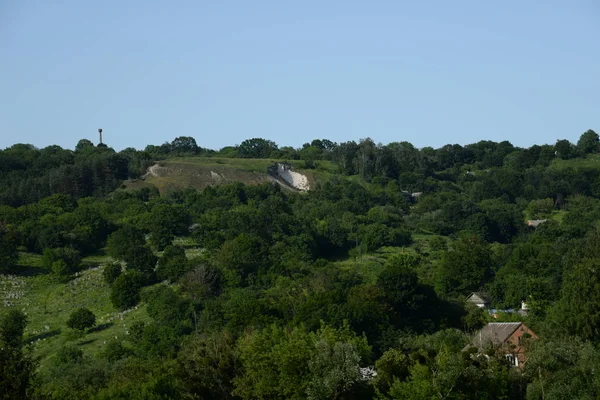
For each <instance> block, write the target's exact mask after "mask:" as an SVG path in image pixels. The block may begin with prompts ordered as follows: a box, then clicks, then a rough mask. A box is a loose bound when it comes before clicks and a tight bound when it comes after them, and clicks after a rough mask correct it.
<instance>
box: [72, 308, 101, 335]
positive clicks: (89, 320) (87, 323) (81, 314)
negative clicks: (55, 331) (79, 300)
mask: <svg viewBox="0 0 600 400" xmlns="http://www.w3.org/2000/svg"><path fill="white" fill-rule="evenodd" d="M94 325H96V316H95V315H94V313H93V312H91V311H90V310H88V309H87V308H79V309H77V310H75V311H73V312H72V313H71V315H70V316H69V319H68V320H67V326H68V327H69V328H71V329H75V330H78V331H84V330H86V329H89V328H91V327H93V326H94Z"/></svg>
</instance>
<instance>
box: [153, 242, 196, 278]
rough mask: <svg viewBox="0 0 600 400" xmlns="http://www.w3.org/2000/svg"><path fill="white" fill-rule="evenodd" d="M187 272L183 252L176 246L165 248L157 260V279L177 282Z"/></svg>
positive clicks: (186, 261)
mask: <svg viewBox="0 0 600 400" xmlns="http://www.w3.org/2000/svg"><path fill="white" fill-rule="evenodd" d="M187 270H188V260H187V257H186V256H185V250H184V249H183V248H181V247H178V246H167V247H166V248H165V251H164V252H163V255H162V257H161V258H160V259H159V260H158V267H157V268H156V275H157V276H158V278H159V279H162V280H169V281H171V282H175V281H177V280H178V279H179V278H180V277H181V276H182V275H183V274H184V273H185V272H186V271H187Z"/></svg>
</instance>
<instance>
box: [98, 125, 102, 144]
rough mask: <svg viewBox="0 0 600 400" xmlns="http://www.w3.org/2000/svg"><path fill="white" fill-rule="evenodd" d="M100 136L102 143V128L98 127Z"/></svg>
mask: <svg viewBox="0 0 600 400" xmlns="http://www.w3.org/2000/svg"><path fill="white" fill-rule="evenodd" d="M98 136H100V143H98V144H102V128H99V129H98Z"/></svg>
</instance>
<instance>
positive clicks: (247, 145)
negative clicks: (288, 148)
mask: <svg viewBox="0 0 600 400" xmlns="http://www.w3.org/2000/svg"><path fill="white" fill-rule="evenodd" d="M276 150H277V145H276V144H275V143H274V142H272V141H271V140H266V139H261V138H254V139H248V140H244V141H243V142H242V143H241V144H240V145H239V146H238V155H239V156H240V157H241V158H269V157H270V156H271V153H273V152H274V151H276Z"/></svg>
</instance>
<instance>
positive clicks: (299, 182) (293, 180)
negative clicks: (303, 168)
mask: <svg viewBox="0 0 600 400" xmlns="http://www.w3.org/2000/svg"><path fill="white" fill-rule="evenodd" d="M291 168H292V167H291V166H290V165H288V164H284V163H277V171H276V172H275V173H276V174H277V177H278V178H279V179H281V180H283V181H285V182H286V183H287V184H288V185H290V186H291V187H293V188H294V189H296V190H300V191H302V192H306V191H308V190H309V189H310V185H309V184H308V178H307V177H306V175H303V174H301V173H299V172H296V171H292V169H291Z"/></svg>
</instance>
